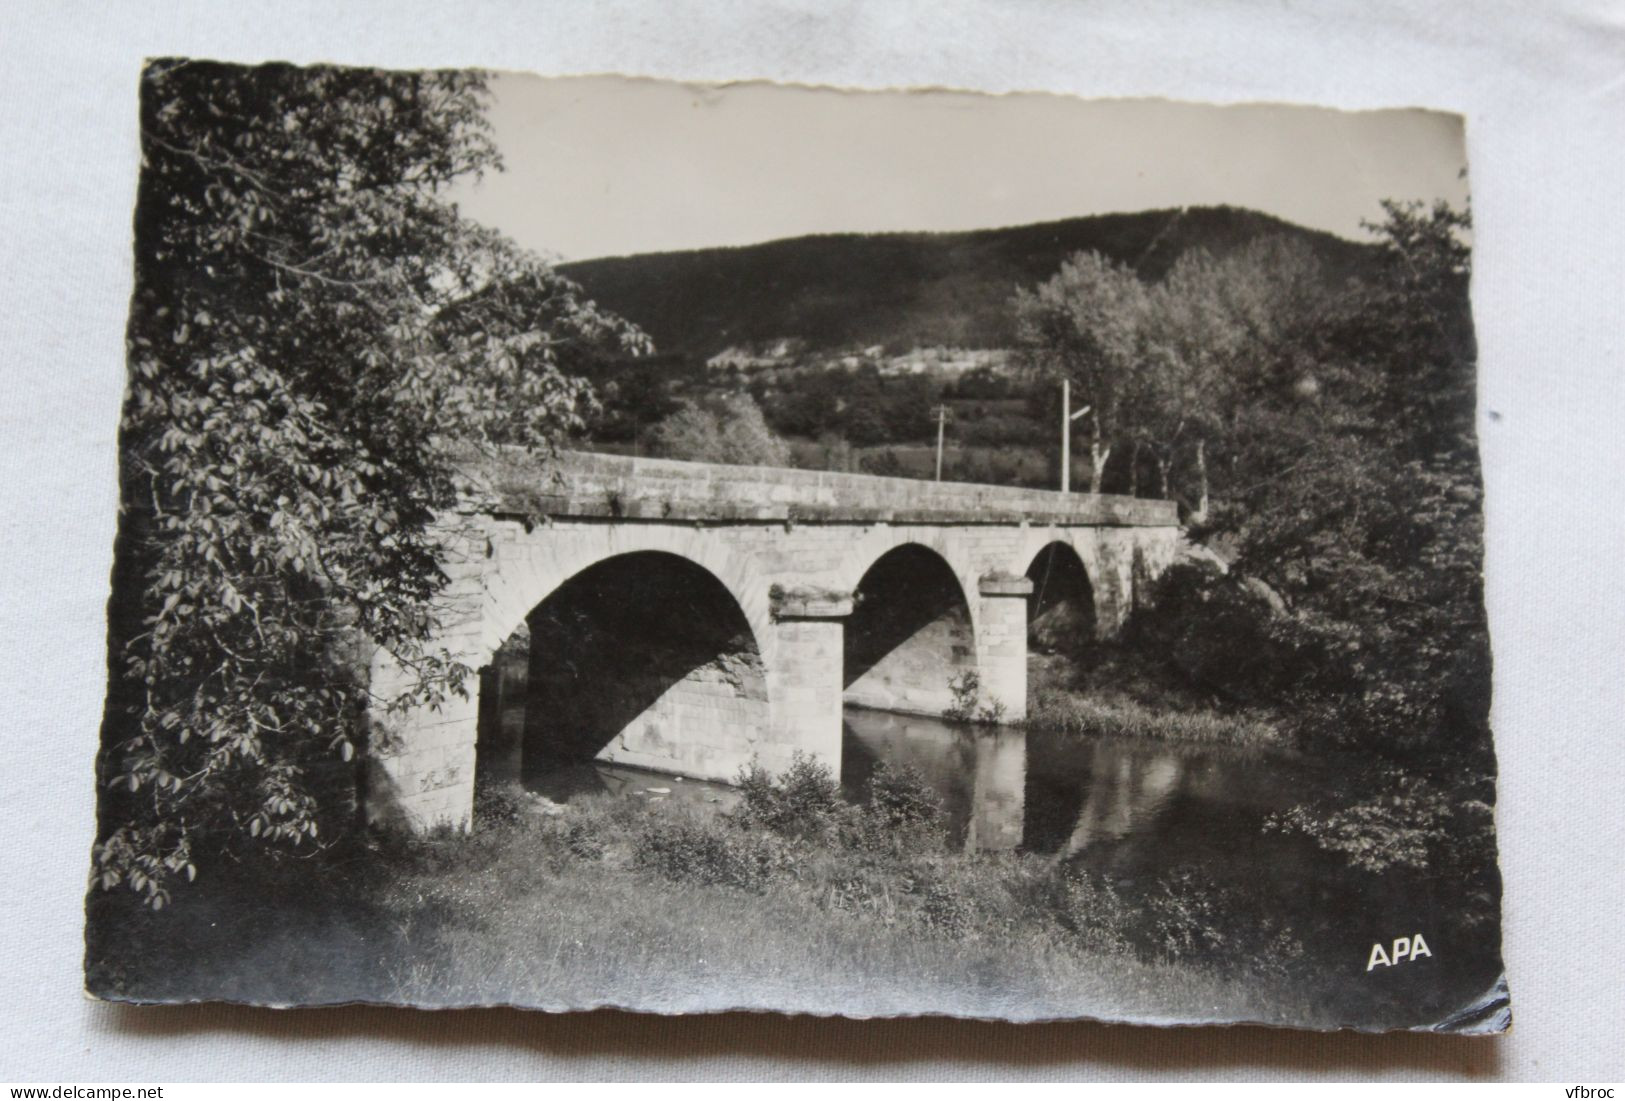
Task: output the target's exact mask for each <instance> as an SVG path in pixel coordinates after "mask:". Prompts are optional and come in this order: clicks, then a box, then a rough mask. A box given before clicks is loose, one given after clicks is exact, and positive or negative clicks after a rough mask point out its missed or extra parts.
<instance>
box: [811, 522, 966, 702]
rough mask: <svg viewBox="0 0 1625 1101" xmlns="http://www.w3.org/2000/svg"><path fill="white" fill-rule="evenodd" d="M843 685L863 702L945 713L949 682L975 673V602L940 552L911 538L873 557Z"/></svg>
mask: <svg viewBox="0 0 1625 1101" xmlns="http://www.w3.org/2000/svg"><path fill="white" fill-rule="evenodd" d="M853 597H854V607H853V611H852V614H851V616H850V617H849V618H848V619H847V623H846V638H845V655H844V659H843V669H842V677H841V683H842V688H843V694H844V699H845V701H846V702H847V703H850V704H854V705H856V706H859V707H872V708H879V709H883V710H887V711H904V712H913V713H917V714H929V715H940V714H942V713H943V712H944V711H945V710H947V709H948V708H949V707H951V706H952V705H953V703H954V694H953V689H952V682H953V681H955V680H956V679H957V678H960V677H963V676H964V674H966V673H974V672H976V671H977V651H976V629H975V623H974V618H973V614H972V605H971V601H970V599H969V598H968V597H967V595H966V592H965V588H964V586H963V584H962V583H961V581H960V578H959V575H958V573H957V572H956V571H955V570H954V568H953V566H952V565H951V564H950V563H949V561H948V559H947V558H946V557H945V556H944V555H943V554H942V553H941V552H940V551H939V550H937V549H934V548H932V547H928V546H926V545H925V544H923V543H914V542H906V543H902V544H899V545H897V546H894V547H892V548H890V549H888V550H886V551H885V552H884V553H882V554H881V555H880V556H879V557H878V558H876V559H874V560H873V561H872V562H871V563H870V564H869V566H868V568H867V569H866V570H865V571H864V573H863V575H862V576H861V577H860V578H859V579H858V581H857V583H856V585H855V586H854V587H853Z"/></svg>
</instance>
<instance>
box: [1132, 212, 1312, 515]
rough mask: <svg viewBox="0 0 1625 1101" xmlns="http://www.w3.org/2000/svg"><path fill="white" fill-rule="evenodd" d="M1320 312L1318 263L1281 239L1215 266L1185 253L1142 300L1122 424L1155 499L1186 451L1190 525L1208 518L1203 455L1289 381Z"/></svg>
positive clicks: (1204, 256) (1166, 490)
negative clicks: (1145, 449)
mask: <svg viewBox="0 0 1625 1101" xmlns="http://www.w3.org/2000/svg"><path fill="white" fill-rule="evenodd" d="M1327 310H1328V296H1327V294H1326V290H1325V277H1324V275H1323V273H1322V272H1321V269H1320V264H1319V262H1318V261H1317V260H1316V258H1315V256H1314V254H1313V253H1312V252H1310V251H1309V249H1308V247H1307V246H1306V245H1304V244H1303V243H1302V242H1301V241H1297V240H1293V239H1290V238H1285V237H1266V238H1261V239H1259V240H1256V241H1253V242H1250V243H1249V244H1248V245H1246V246H1245V247H1243V248H1242V249H1239V250H1237V251H1236V252H1234V253H1231V254H1229V255H1227V256H1225V257H1223V258H1222V259H1217V258H1215V257H1213V256H1211V255H1210V254H1209V253H1207V252H1206V251H1205V250H1195V251H1192V252H1188V253H1185V254H1184V255H1182V256H1181V257H1180V258H1179V259H1178V260H1177V261H1176V262H1175V263H1174V266H1173V267H1172V268H1171V269H1170V270H1169V271H1168V274H1167V275H1166V276H1164V277H1163V279H1162V280H1161V282H1159V283H1157V284H1156V285H1155V286H1153V287H1151V288H1150V289H1149V290H1148V291H1147V302H1146V308H1145V312H1144V315H1143V317H1144V323H1143V324H1144V327H1143V335H1142V339H1141V347H1142V349H1143V352H1142V355H1143V361H1142V364H1141V370H1140V371H1139V372H1138V373H1137V374H1136V375H1135V376H1134V382H1135V385H1134V386H1133V387H1132V389H1131V392H1130V396H1129V398H1128V400H1127V406H1128V411H1127V414H1126V417H1127V419H1128V420H1129V421H1130V422H1131V423H1132V425H1133V428H1134V430H1135V432H1136V433H1137V435H1136V438H1137V439H1138V438H1142V437H1143V438H1144V439H1145V441H1146V442H1147V443H1148V444H1149V445H1150V446H1151V448H1152V452H1153V455H1154V457H1155V459H1156V464H1157V470H1158V474H1159V477H1160V483H1161V485H1160V489H1161V493H1162V496H1164V497H1167V496H1170V495H1171V490H1170V477H1171V474H1172V471H1173V464H1174V461H1175V457H1176V453H1177V451H1178V450H1179V449H1180V447H1181V446H1182V445H1183V444H1184V443H1185V441H1186V440H1189V441H1190V444H1191V448H1192V452H1193V460H1194V466H1195V474H1196V480H1197V491H1196V504H1195V506H1194V507H1193V508H1192V510H1191V520H1192V522H1193V523H1196V524H1202V523H1205V522H1206V520H1207V517H1208V506H1209V499H1210V495H1211V487H1210V478H1209V469H1208V445H1209V444H1210V443H1211V442H1213V441H1214V439H1215V437H1218V438H1220V439H1225V438H1227V437H1228V436H1229V435H1231V433H1232V429H1233V426H1234V425H1235V423H1236V420H1237V418H1238V417H1239V416H1241V415H1242V414H1243V413H1244V412H1245V410H1246V409H1247V408H1251V407H1255V406H1257V405H1259V404H1260V403H1267V402H1269V401H1271V400H1274V399H1275V398H1277V397H1278V396H1279V395H1280V394H1281V393H1283V392H1284V388H1285V387H1289V386H1290V385H1291V384H1293V383H1295V382H1297V381H1298V375H1299V373H1300V372H1301V370H1302V369H1303V367H1304V364H1305V362H1306V358H1307V357H1308V355H1309V354H1310V349H1311V346H1312V344H1313V340H1314V332H1315V330H1316V328H1317V326H1318V325H1319V324H1320V322H1321V321H1322V320H1323V318H1324V317H1325V315H1326V313H1327Z"/></svg>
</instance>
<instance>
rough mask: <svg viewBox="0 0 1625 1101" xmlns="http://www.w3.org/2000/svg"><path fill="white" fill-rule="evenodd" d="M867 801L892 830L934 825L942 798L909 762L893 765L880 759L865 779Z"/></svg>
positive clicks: (940, 813) (940, 812) (939, 813)
mask: <svg viewBox="0 0 1625 1101" xmlns="http://www.w3.org/2000/svg"><path fill="white" fill-rule="evenodd" d="M869 800H870V806H871V807H872V808H873V810H874V813H875V814H876V816H878V817H879V818H880V820H881V821H882V822H884V823H885V824H886V825H888V826H890V827H892V828H894V829H908V828H915V827H920V826H938V825H940V824H941V822H942V800H941V798H939V797H938V795H937V793H936V790H935V789H933V788H932V787H931V785H930V784H929V783H927V782H926V779H925V777H924V776H923V775H921V773H920V771H919V770H918V769H916V768H914V767H913V766H912V765H903V766H901V767H895V768H894V767H893V766H891V765H888V764H887V763H886V762H884V761H882V762H881V763H880V764H879V765H877V766H876V767H875V772H874V776H873V778H871V779H870V781H869Z"/></svg>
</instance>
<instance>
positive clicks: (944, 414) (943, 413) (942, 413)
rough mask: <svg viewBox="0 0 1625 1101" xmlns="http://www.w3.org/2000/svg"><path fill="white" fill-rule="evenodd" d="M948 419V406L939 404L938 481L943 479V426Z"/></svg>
mask: <svg viewBox="0 0 1625 1101" xmlns="http://www.w3.org/2000/svg"><path fill="white" fill-rule="evenodd" d="M947 419H948V406H947V405H946V404H942V405H938V406H937V481H939V482H940V481H942V426H943V423H944V422H945V421H946V420H947Z"/></svg>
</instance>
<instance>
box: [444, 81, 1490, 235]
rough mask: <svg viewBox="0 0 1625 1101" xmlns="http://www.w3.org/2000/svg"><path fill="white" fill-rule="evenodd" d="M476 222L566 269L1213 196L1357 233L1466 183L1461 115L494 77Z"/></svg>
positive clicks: (470, 189)
mask: <svg viewBox="0 0 1625 1101" xmlns="http://www.w3.org/2000/svg"><path fill="white" fill-rule="evenodd" d="M492 91H493V93H494V99H495V101H494V103H493V105H492V111H491V122H492V125H493V126H494V127H495V131H496V140H497V144H498V146H499V147H500V149H501V151H502V154H503V157H504V159H505V161H506V163H507V171H506V172H504V173H501V174H500V175H493V176H487V177H486V178H485V180H483V181H482V182H480V183H478V184H473V185H469V186H460V187H459V188H458V190H457V192H456V196H455V197H456V198H457V199H458V200H459V201H460V202H461V203H462V204H463V207H464V210H465V211H466V212H467V213H468V214H469V215H471V216H472V217H474V218H476V219H477V220H479V221H482V222H485V223H486V224H488V225H492V226H496V227H498V228H500V229H503V230H506V231H507V232H508V233H509V234H511V235H512V236H513V237H514V238H516V239H517V240H518V241H520V242H521V243H522V244H525V245H527V246H529V247H531V248H534V249H536V250H538V251H540V252H543V253H545V254H548V255H550V256H555V257H559V258H562V259H566V260H582V259H588V258H591V257H597V256H612V255H621V254H626V253H634V252H657V251H666V250H670V249H683V248H698V247H704V246H711V245H742V244H751V243H754V242H758V241H767V240H773V239H775V238H780V237H794V236H799V235H801V234H806V233H829V232H853V231H857V232H868V231H882V230H951V229H978V228H983V227H989V226H1007V225H1020V224H1024V223H1028V222H1039V221H1048V220H1052V219H1057V218H1069V217H1074V216H1077V215H1083V214H1100V213H1110V212H1119V211H1136V210H1148V209H1156V208H1162V207H1174V206H1189V205H1204V204H1217V203H1228V204H1231V205H1234V206H1244V207H1252V208H1254V209H1257V210H1263V211H1267V212H1269V213H1271V214H1275V215H1278V216H1280V217H1282V218H1285V219H1287V220H1289V221H1292V222H1297V223H1298V224H1300V225H1305V226H1312V227H1315V228H1318V229H1324V230H1329V231H1331V232H1333V233H1338V234H1341V235H1343V236H1345V237H1354V238H1359V237H1361V236H1362V235H1361V233H1360V220H1361V219H1362V218H1367V219H1375V218H1378V217H1380V215H1381V209H1380V208H1379V206H1378V200H1380V199H1382V198H1385V197H1392V198H1401V199H1411V198H1415V199H1426V200H1430V201H1431V200H1432V199H1435V198H1440V197H1443V198H1447V199H1449V200H1451V201H1452V202H1455V203H1458V204H1459V203H1460V202H1462V201H1463V200H1464V199H1465V198H1466V194H1467V183H1466V181H1465V180H1464V179H1462V178H1460V173H1461V170H1462V168H1463V166H1464V165H1465V163H1466V154H1465V143H1464V135H1463V131H1462V124H1461V120H1460V118H1459V117H1458V116H1455V115H1449V114H1440V113H1436V112H1426V111H1371V112H1360V113H1345V112H1339V111H1331V110H1325V109H1320V108H1303V107H1278V106H1268V105H1264V106H1239V107H1210V106H1202V105H1197V104H1188V103H1170V102H1166V101H1162V100H1079V99H1073V98H1069V97H1065V96H1048V95H1012V96H979V95H970V94H961V93H943V92H912V93H910V92H869V93H858V92H838V91H830V90H824V89H805V88H794V87H780V86H774V85H767V84H743V85H734V86H729V87H720V88H719V87H710V86H696V85H685V84H674V83H667V82H662V81H646V80H624V79H621V78H616V77H583V78H565V79H542V78H539V77H533V76H522V75H502V76H498V77H497V78H496V79H495V81H494V82H493V84H492Z"/></svg>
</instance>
